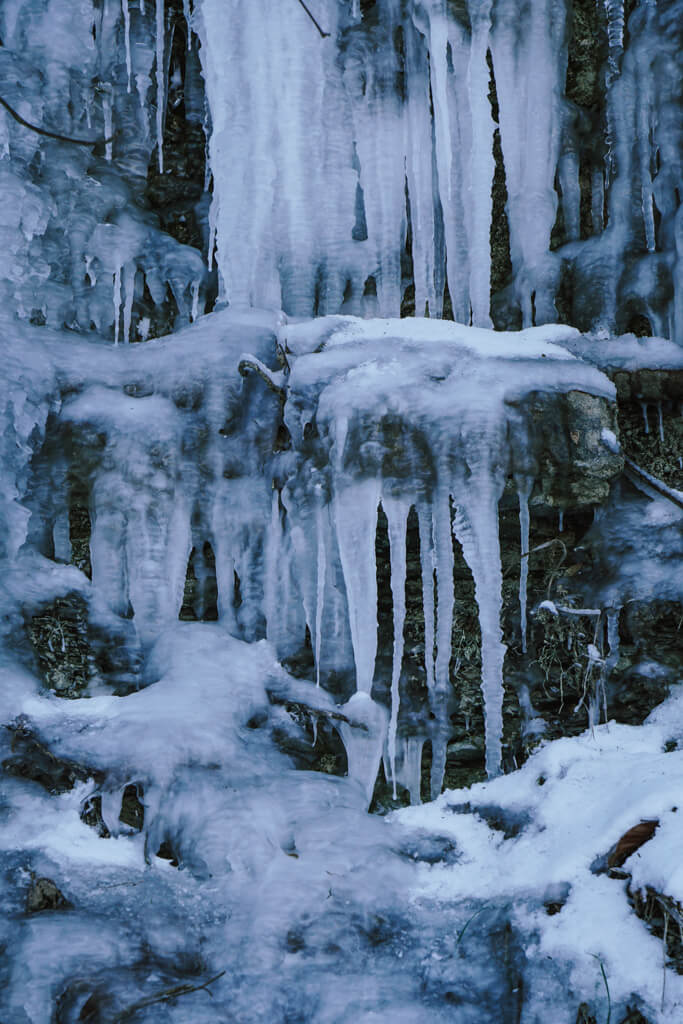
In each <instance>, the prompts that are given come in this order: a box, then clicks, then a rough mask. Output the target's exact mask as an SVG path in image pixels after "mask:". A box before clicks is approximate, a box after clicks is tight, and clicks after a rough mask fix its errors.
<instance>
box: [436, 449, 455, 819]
mask: <svg viewBox="0 0 683 1024" xmlns="http://www.w3.org/2000/svg"><path fill="white" fill-rule="evenodd" d="M442 472H443V467H442ZM433 515H434V526H433V531H434V552H435V557H436V589H437V619H436V664H435V680H434V694H435V701H434V705H435V706H434V708H433V712H434V714H435V719H436V720H435V723H434V728H433V731H432V771H431V795H432V799H433V800H434V799H436V797H437V796H438V795H439V793H440V792H441V787H442V785H443V776H444V772H445V770H446V751H447V746H448V739H449V732H450V730H449V722H448V714H447V708H448V697H449V692H450V685H451V684H450V661H451V631H452V628H453V606H454V603H455V599H454V593H453V536H452V533H451V502H450V490H449V487H448V484H447V483H444V482H443V480H442V481H441V482H440V483H439V485H438V488H437V492H436V494H435V496H434V511H433Z"/></svg>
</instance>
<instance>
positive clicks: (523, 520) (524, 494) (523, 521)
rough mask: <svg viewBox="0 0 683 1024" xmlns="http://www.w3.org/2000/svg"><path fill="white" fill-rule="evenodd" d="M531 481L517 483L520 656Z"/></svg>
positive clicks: (526, 573) (527, 561)
mask: <svg viewBox="0 0 683 1024" xmlns="http://www.w3.org/2000/svg"><path fill="white" fill-rule="evenodd" d="M532 486H533V480H531V479H530V478H529V477H524V478H523V479H522V480H520V481H518V484H517V495H518V497H519V533H520V544H521V556H520V563H519V631H520V634H521V638H522V654H526V596H527V582H528V579H529V496H530V495H531V488H532Z"/></svg>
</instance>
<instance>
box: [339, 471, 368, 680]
mask: <svg viewBox="0 0 683 1024" xmlns="http://www.w3.org/2000/svg"><path fill="white" fill-rule="evenodd" d="M378 505H379V483H378V481H377V480H374V479H371V480H363V481H361V482H359V483H352V484H348V485H347V486H346V487H344V486H342V487H341V488H340V489H339V490H338V491H337V493H336V494H335V496H334V500H333V509H334V522H335V526H336V531H337V543H338V545H339V557H340V560H341V565H342V571H343V573H344V584H345V586H346V599H347V603H348V608H349V625H350V629H351V643H352V645H353V656H354V661H355V665H356V688H357V689H358V690H359V691H361V692H362V693H366V694H369V693H370V690H371V689H372V680H373V676H374V674H375V656H376V653H377V570H376V565H375V534H376V532H377V508H378Z"/></svg>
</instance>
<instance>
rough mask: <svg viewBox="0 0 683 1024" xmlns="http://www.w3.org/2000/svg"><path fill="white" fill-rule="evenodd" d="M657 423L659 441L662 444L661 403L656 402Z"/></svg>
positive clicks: (662, 421) (662, 422)
mask: <svg viewBox="0 0 683 1024" xmlns="http://www.w3.org/2000/svg"><path fill="white" fill-rule="evenodd" d="M657 421H658V423H659V440H660V441H661V442H662V444H664V417H663V415H662V403H661V402H657Z"/></svg>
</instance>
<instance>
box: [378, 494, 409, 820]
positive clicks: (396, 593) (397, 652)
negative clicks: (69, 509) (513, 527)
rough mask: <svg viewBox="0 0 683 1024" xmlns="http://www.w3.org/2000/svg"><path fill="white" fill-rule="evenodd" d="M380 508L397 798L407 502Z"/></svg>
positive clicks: (391, 755)
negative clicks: (389, 607) (390, 627)
mask: <svg viewBox="0 0 683 1024" xmlns="http://www.w3.org/2000/svg"><path fill="white" fill-rule="evenodd" d="M382 507H383V509H384V512H385V515H386V517H387V523H388V524H389V559H390V563H391V596H392V599H393V606H394V652H393V660H392V669H391V717H390V719H389V734H388V751H389V765H390V769H391V781H392V785H393V795H394V800H395V799H396V796H397V793H396V729H397V726H398V712H399V706H400V701H401V695H400V689H399V682H400V678H401V665H402V664H403V626H404V624H405V619H406V529H407V526H408V513H409V512H410V502H409V501H406V500H405V499H404V500H397V499H392V498H384V497H383V498H382Z"/></svg>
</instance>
